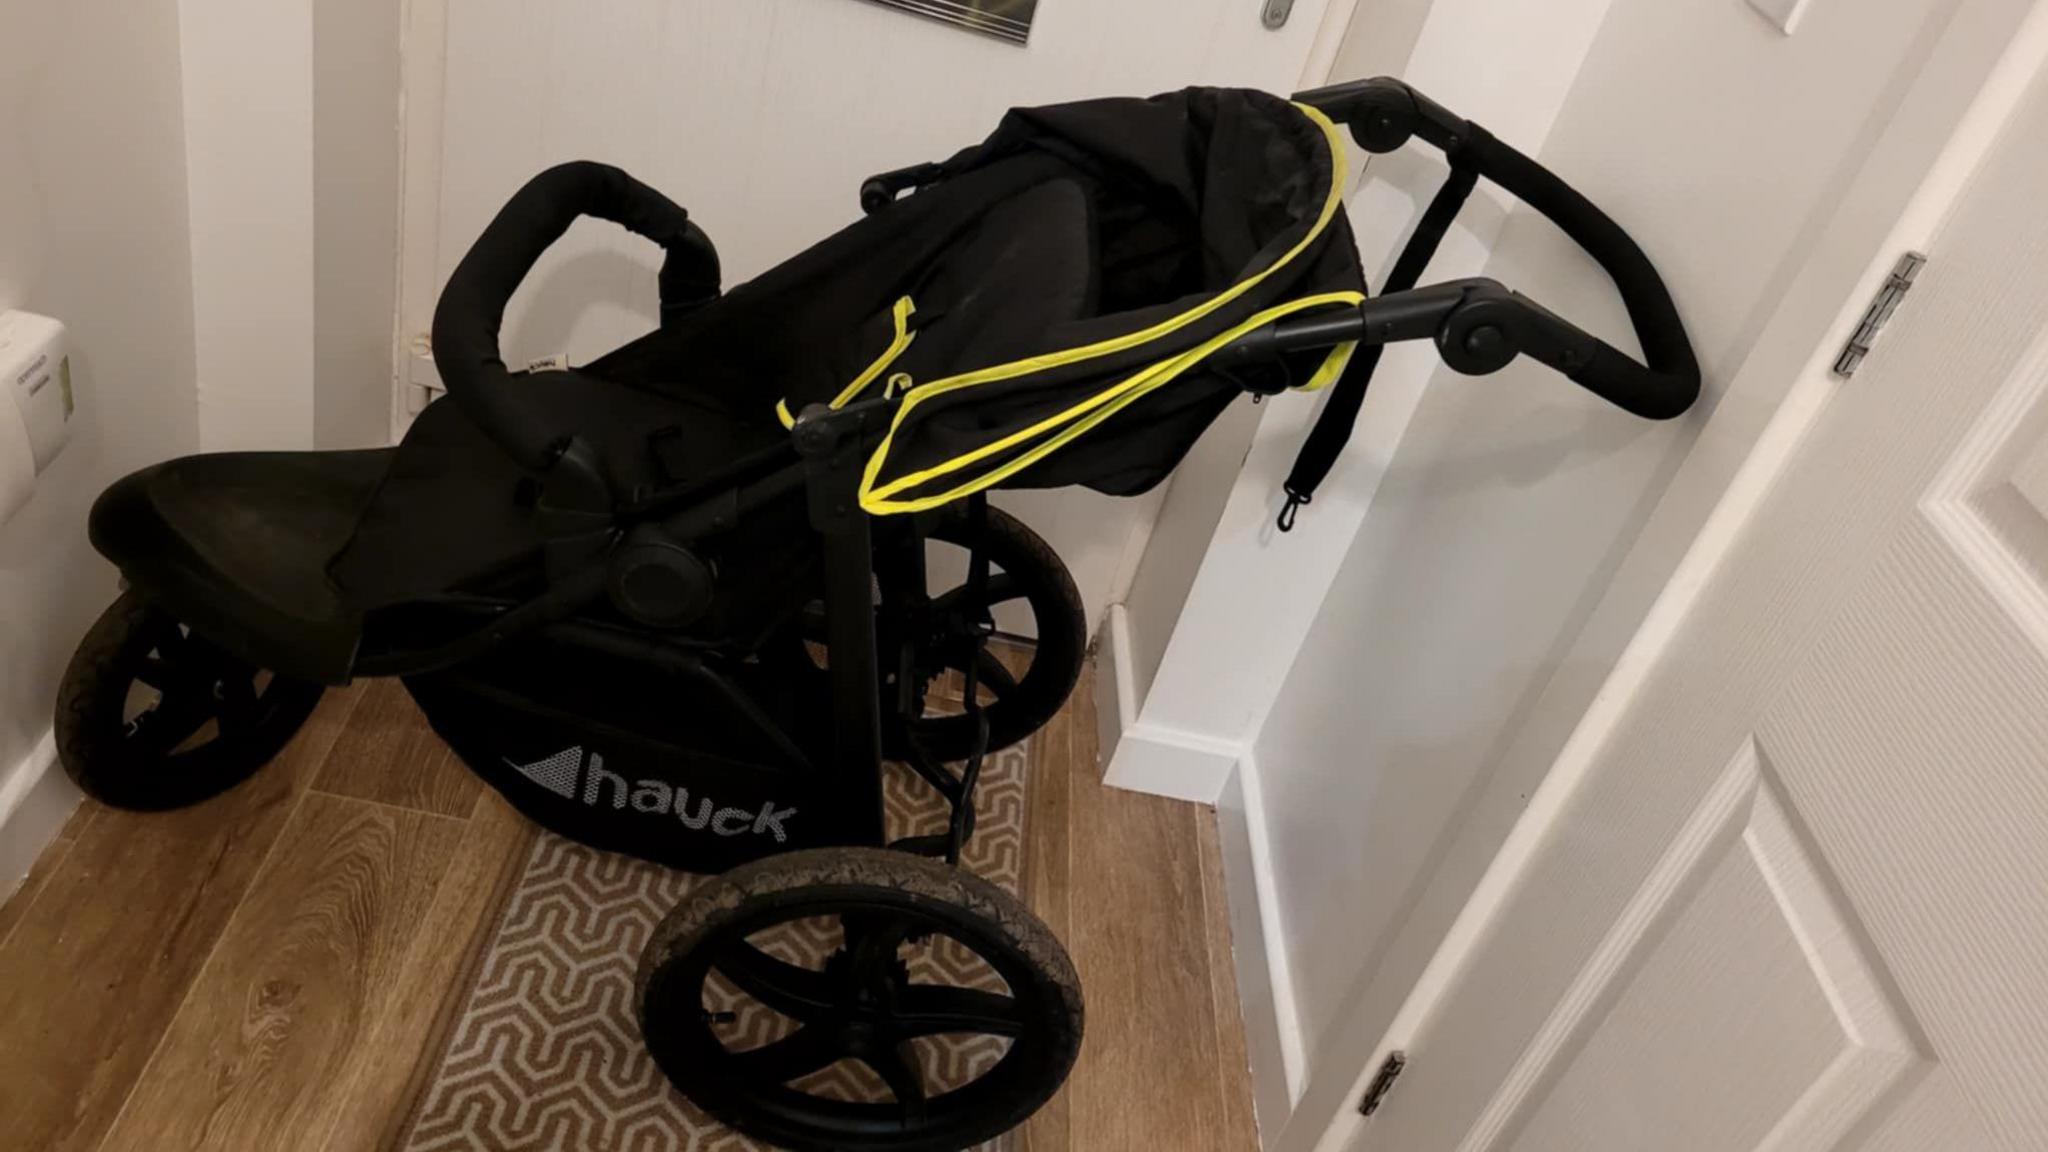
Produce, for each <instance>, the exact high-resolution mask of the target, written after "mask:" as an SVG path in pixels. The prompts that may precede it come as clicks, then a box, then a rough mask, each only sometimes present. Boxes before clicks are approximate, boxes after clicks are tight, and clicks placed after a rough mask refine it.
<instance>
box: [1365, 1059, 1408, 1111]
mask: <svg viewBox="0 0 2048 1152" xmlns="http://www.w3.org/2000/svg"><path fill="white" fill-rule="evenodd" d="M1407 1067H1408V1054H1407V1053H1406V1052H1389V1053H1387V1062H1386V1063H1384V1064H1382V1065H1380V1071H1379V1075H1377V1076H1374V1077H1373V1078H1372V1086H1371V1087H1369V1088H1367V1089H1366V1090H1365V1099H1363V1100H1360V1101H1359V1102H1358V1114H1359V1115H1360V1116H1370V1115H1372V1114H1373V1113H1375V1112H1377V1111H1379V1110H1380V1105H1381V1104H1382V1103H1384V1102H1385V1101H1386V1099H1387V1093H1389V1092H1392V1091H1393V1090H1394V1081H1396V1080H1399V1079H1400V1078H1401V1072H1402V1070H1404V1069H1406V1068H1407Z"/></svg>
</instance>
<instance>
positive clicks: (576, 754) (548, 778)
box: [505, 744, 583, 800]
mask: <svg viewBox="0 0 2048 1152" xmlns="http://www.w3.org/2000/svg"><path fill="white" fill-rule="evenodd" d="M505 763H506V764H508V765H511V767H512V768H514V769H515V770H517V771H518V773H519V774H520V775H521V776H524V777H526V778H527V779H528V780H531V781H533V782H534V783H535V784H538V785H540V786H541V787H543V788H545V789H547V790H548V791H550V792H553V793H554V794H555V795H557V796H560V797H561V798H562V799H564V800H574V799H575V798H576V780H577V777H578V776H579V775H580V774H581V773H582V771H583V745H581V744H578V745H577V746H575V747H574V748H569V749H565V750H563V751H561V752H557V753H555V754H554V755H553V756H550V757H548V758H547V759H545V760H535V761H534V762H533V763H531V764H513V763H512V761H510V760H507V761H505Z"/></svg>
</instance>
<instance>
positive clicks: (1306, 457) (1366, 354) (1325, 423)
mask: <svg viewBox="0 0 2048 1152" xmlns="http://www.w3.org/2000/svg"><path fill="white" fill-rule="evenodd" d="M1478 182H1479V175H1478V173H1476V172H1474V171H1473V170H1472V169H1471V168H1469V167H1467V166H1465V165H1464V164H1462V163H1460V162H1459V157H1458V156H1457V155H1455V154H1453V155H1452V157H1451V175H1450V178H1449V179H1447V180H1445V181H1444V184H1443V187H1441V188H1439V189H1437V193H1436V199H1434V200H1431V201H1430V202H1429V208H1428V210H1426V211H1424V212H1423V214H1422V219H1421V220H1420V221H1418V222H1417V223H1416V225H1415V233H1414V235H1412V236H1410V237H1408V243H1407V244H1406V245H1405V246H1404V247H1402V249H1401V256H1400V259H1398V260H1396V261H1394V270H1393V271H1392V272H1391V273H1389V274H1388V275H1387V282H1386V284H1385V285H1384V286H1382V287H1381V289H1380V294H1381V295H1382V296H1385V295H1389V294H1392V293H1395V292H1406V291H1407V290H1408V289H1410V288H1413V287H1415V282H1416V281H1417V280H1420V279H1422V273H1423V270H1424V269H1426V268H1428V267H1429V261H1430V258H1431V257H1433V256H1435V255H1436V250H1437V247H1438V245H1440V244H1442V243H1443V241H1444V233H1446V232H1448V231H1450V227H1451V221H1453V220H1455V219H1457V216H1458V212H1459V211H1460V210H1461V209H1463V208H1464V207H1465V200H1466V198H1467V197H1469V196H1471V195H1472V189H1473V187H1474V186H1475V185H1476V184H1477V183H1478ZM1385 349H1386V346H1385V345H1382V344H1373V345H1368V346H1365V347H1362V348H1360V349H1358V351H1357V352H1356V354H1354V355H1353V356H1352V357H1351V363H1350V364H1349V365H1347V366H1346V367H1345V369H1344V374H1343V375H1342V376H1340V377H1338V378H1337V383H1336V384H1335V385H1334V386H1332V387H1331V389H1330V399H1329V402H1328V403H1326V404H1324V405H1323V411H1322V414H1321V415H1320V416H1317V417H1316V426H1315V427H1314V428H1312V429H1310V430H1309V434H1308V440H1307V441H1306V442H1304V443H1303V444H1302V446H1301V454H1300V455H1298V456H1296V457H1295V458H1294V469H1293V471H1291V472H1289V473H1288V474H1287V507H1285V508H1283V509H1281V510H1280V530H1281V531H1282V532H1291V531H1293V530H1294V516H1295V513H1296V512H1298V511H1300V510H1301V506H1302V505H1304V504H1307V503H1309V502H1310V501H1311V500H1312V499H1314V498H1315V494H1316V489H1317V488H1318V487H1320V486H1321V485H1322V482H1323V481H1324V480H1325V479H1327V478H1328V477H1329V475H1330V469H1332V468H1334V467H1336V465H1337V457H1338V456H1340V455H1342V454H1343V451H1344V445H1345V444H1347V443H1349V442H1350V440H1351V429H1352V426H1353V425H1355V424H1357V423H1358V410H1359V409H1360V408H1361V407H1363V406H1364V405H1365V389H1366V386H1367V385H1369V384H1371V383H1372V374H1373V372H1375V371H1376V370H1377V369H1378V368H1379V366H1380V353H1381V352H1383V351H1385Z"/></svg>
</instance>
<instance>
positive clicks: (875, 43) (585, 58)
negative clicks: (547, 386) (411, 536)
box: [400, 0, 1353, 623]
mask: <svg viewBox="0 0 2048 1152" xmlns="http://www.w3.org/2000/svg"><path fill="white" fill-rule="evenodd" d="M1352 2H1353V0H1300V2H1298V3H1296V4H1295V5H1294V11H1293V15H1292V18H1291V19H1290V20H1289V21H1288V23H1287V25H1286V26H1285V27H1283V28H1281V29H1279V30H1277V31H1274V30H1269V29H1267V28H1266V27H1265V26H1264V24H1263V23H1262V22H1261V20H1260V13H1261V10H1262V9H1263V7H1264V5H1263V3H1262V0H1048V2H1046V3H1041V4H1040V5H1039V6H1038V13H1037V19H1036V22H1035V25H1034V27H1033V29H1032V32H1031V42H1030V44H1029V45H1028V46H1025V47H1019V46H1016V45H1013V44H1008V43H1003V42H1000V41H997V40H994V39H991V38H989V37H985V36H981V35H977V34H973V33H969V32H964V31H961V30H960V29H957V28H953V27H949V26H946V25H942V24H938V23H934V22H931V21H928V20H924V19H921V18H919V17H916V16H913V15H909V14H907V13H904V12H901V11H894V10H891V9H888V8H883V7H880V6H877V5H873V4H868V3H864V2H862V0H601V2H595V3H593V2H591V0H522V2H518V3H512V2H508V0H413V2H412V8H413V13H412V16H411V21H410V39H409V43H408V57H409V59H408V65H407V69H408V72H407V101H406V118H407V122H406V132H407V136H408V165H407V170H406V202H407V203H406V212H405V220H404V228H403V233H404V235H403V243H404V249H405V252H406V267H407V273H406V281H407V283H406V290H405V292H404V295H405V299H404V301H403V302H402V304H401V308H402V312H403V324H404V329H403V330H404V331H406V332H407V333H411V334H421V333H424V332H425V331H426V330H427V328H428V327H429V326H430V319H431V315H432V311H433V302H434V297H435V296H436V295H437V294H438V293H439V290H440V285H441V284H442V283H443V282H444V281H445V279H446V278H447V275H448V273H449V272H451V271H453V270H454V267H455V264H456V262H457V261H458V260H460V259H461V258H462V254H463V252H464V251H466V250H467V248H468V246H469V244H470V242H471V241H472V240H474V239H475V238H476V235H477V233H478V232H480V231H481V230H482V229H483V226H484V224H485V223H486V222H488V221H489V219H490V218H491V215H492V214H493V213H495V212H496V211H497V209H498V208H499V207H500V206H501V205H502V204H503V203H504V202H505V200H506V198H507V197H509V196H510V195H511V194H512V193H513V192H514V191H516V190H517V189H518V187H519V185H520V184H521V183H523V182H524V181H526V180H527V179H528V178H530V177H532V176H533V175H535V174H536V173H538V172H540V171H541V170H542V169H543V168H545V167H547V166H549V165H551V164H555V163H558V162H561V161H564V160H572V159H591V160H601V161H605V162H608V163H613V164H617V165H619V166H621V167H623V168H625V169H627V170H628V171H630V172H633V173H634V174H635V175H638V176H639V177H640V178H641V179H643V180H645V181H647V182H648V183H650V184H653V185H654V186H655V187H657V188H659V189H661V190H662V191H664V192H666V193H667V194H668V195H669V196H670V197H671V198H673V199H674V200H676V201H677V202H678V203H680V204H681V205H683V207H685V208H687V209H689V211H690V214H691V216H692V218H693V219H695V220H696V221H697V222H698V223H699V224H701V225H702V226H703V227H704V229H705V230H706V231H707V232H708V233H709V234H710V236H711V238H712V240H713V241H714V242H715V243H716V244H717V245H718V249H719V254H720V256H721V258H722V260H723V262H724V268H725V278H726V282H727V284H728V285H730V284H735V283H738V282H740V281H742V280H745V279H747V278H749V277H751V276H754V275H756V274H757V273H759V272H761V271H763V270H765V269H766V268H768V267H771V266H772V265H774V264H775V263H777V262H779V261H781V260H784V259H786V258H788V257H790V256H793V255H795V254H796V253H797V252H799V251H801V250H802V249H804V248H806V247H808V246H810V245H811V244H813V243H815V242H816V241H818V240H820V239H823V238H824V237H825V236H826V235H828V234H830V233H831V232H833V231H835V230H837V229H839V228H841V227H843V226H845V225H846V224H849V223H851V222H852V221H853V220H854V219H855V217H856V216H857V215H858V193H859V189H860V182H861V180H862V179H863V178H865V177H867V176H870V175H873V174H874V173H876V172H880V171H884V170H887V169H891V168H900V167H903V166H905V165H908V164H915V163H919V162H922V161H926V160H939V159H944V158H945V157H947V156H950V155H952V154H953V153H954V152H957V151H959V150H960V149H962V148H964V147H967V146H968V145H970V144H973V143H976V142H978V141H979V140H981V139H982V138H983V137H984V136H986V135H987V134H988V133H989V132H990V131H991V130H993V129H994V127H995V124H996V121H997V120H998V119H999V118H1000V117H1001V115H1002V113H1003V112H1004V110H1006V109H1008V108H1010V107H1012V106H1015V105H1028V104H1041V103H1050V102H1054V101H1061V100H1075V99H1081V98H1084V97H1091V96H1101V95H1146V96H1149V95H1152V94H1153V93H1155V92H1161V91H1167V90H1171V89H1177V88H1183V87H1186V86H1188V85H1190V84H1238V85H1248V86H1252V87H1261V88H1266V89H1268V90H1271V91H1276V92H1288V91H1292V90H1293V89H1294V88H1295V87H1296V86H1297V85H1298V83H1299V81H1300V78H1301V75H1302V73H1303V70H1304V67H1305V65H1306V63H1307V60H1308V57H1309V54H1310V51H1311V48H1312V46H1313V45H1314V44H1315V42H1316V37H1317V32H1318V31H1319V28H1320V25H1321V22H1322V20H1323V17H1324V13H1325V11H1326V10H1329V9H1332V8H1335V9H1337V10H1339V11H1340V15H1341V14H1348V12H1349V11H1350V7H1351V4H1352ZM1339 23H1340V26H1341V20H1340V21H1339ZM435 142H438V144H437V145H436V143H435ZM655 263H656V257H655V255H654V254H651V253H649V252H647V251H645V250H644V246H643V245H642V244H641V243H640V242H639V241H637V240H634V239H633V238H631V237H627V236H625V235H624V234H623V233H621V232H619V231H618V230H617V229H613V228H610V227H609V226H605V225H596V224H590V223H585V224H582V225H578V226H577V228H576V229H574V230H573V231H572V232H571V233H570V234H569V236H568V237H567V238H566V239H565V240H564V241H563V242H562V243H561V244H558V245H556V247H555V250H554V251H552V252H551V253H549V255H548V257H547V258H546V259H545V260H543V262H542V263H541V265H540V267H539V268H537V269H536V270H535V272H534V275H533V276H532V277H531V278H530V279H529V282H528V284H527V286H526V287H525V289H523V290H522V291H521V293H520V295H519V296H518V297H517V298H515V299H514V301H513V303H512V306H511V308H510V309H509V310H508V312H507V316H506V322H505V333H504V342H505V349H506V359H507V360H508V361H509V362H512V363H525V362H529V361H532V360H536V359H540V358H543V357H547V356H552V355H556V354H566V355H568V356H569V357H570V359H571V360H572V361H573V362H577V363H581V362H585V361H587V360H589V359H591V358H594V357H595V356H597V355H600V354H602V353H603V352H605V351H608V350H610V349H611V348H613V347H615V346H617V345H618V344H619V343H621V342H623V341H625V340H629V339H632V338H633V337H635V336H637V335H639V334H640V333H642V332H645V331H646V330H647V329H648V328H650V327H652V325H653V322H654V312H655V304H656V301H655V298H654V267H655ZM421 375H422V373H421V372H420V371H418V370H417V367H416V366H413V365H408V366H407V367H406V370H404V371H402V372H401V373H400V376H401V379H409V378H419V377H420V376H421ZM763 390H764V395H765V396H766V399H767V402H768V403H769V404H770V405H772V404H773V403H774V399H775V394H774V391H773V383H772V382H765V381H764V382H763ZM406 401H407V402H406V403H402V404H401V405H400V409H401V411H404V410H406V408H408V407H409V406H411V405H414V404H416V403H417V399H416V398H414V397H411V396H408V397H407V398H406ZM1162 495H1163V492H1156V493H1154V494H1153V495H1152V496H1151V497H1147V498H1142V499H1137V500H1113V499H1111V498H1108V497H1103V496H1098V495H1095V494H1093V493H1089V492H1084V491H1081V490H1078V489H1071V490H1062V491H1057V492H1043V493H1041V492H1025V493H1011V494H1005V495H1004V496H1001V497H999V502H1000V503H1002V504H1004V505H1005V506H1007V507H1009V508H1010V509H1011V510H1012V511H1014V512H1016V513H1018V514H1019V515H1020V516H1022V517H1023V518H1024V519H1025V520H1026V521H1027V522H1029V523H1030V524H1031V525H1032V526H1033V527H1035V528H1036V529H1038V531H1039V532H1041V533H1042V534H1044V535H1045V536H1046V537H1047V538H1048V539H1049V540H1050V541H1051V542H1052V544H1053V546H1054V547H1055V548H1056V549H1057V550H1058V551H1059V552H1060V554H1061V556H1063V557H1064V558H1065V559H1066V561H1067V563H1068V565H1069V566H1070V567H1071V568H1072V569H1073V571H1074V576H1075V579H1076V581H1077V582H1078V583H1079V585H1080V587H1081V591H1082V597H1083V599H1084V600H1085V601H1086V602H1087V605H1088V608H1089V615H1090V618H1091V623H1092V622H1094V621H1096V620H1099V619H1100V617H1101V615H1102V613H1103V612H1104V611H1105V610H1106V609H1107V607H1108V605H1109V603H1110V602H1111V600H1112V599H1114V598H1116V596H1117V595H1118V594H1120V588H1119V585H1120V584H1127V583H1128V581H1129V574H1130V571H1131V570H1132V569H1134V568H1135V567H1136V563H1137V558H1138V555H1139V553H1140V552H1141V551H1142V549H1143V538H1142V537H1143V535H1144V533H1145V532H1146V531H1149V528H1150V525H1151V522H1152V518H1153V515H1154V513H1155V512H1156V511H1157V508H1158V501H1159V497H1160V496H1162Z"/></svg>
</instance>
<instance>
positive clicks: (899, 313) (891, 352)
mask: <svg viewBox="0 0 2048 1152" xmlns="http://www.w3.org/2000/svg"><path fill="white" fill-rule="evenodd" d="M916 313H917V305H916V303H914V302H913V301H912V300H911V299H910V297H908V296H905V297H904V298H903V299H901V300H898V301H897V302H896V307H895V309H894V310H893V315H894V318H895V321H896V338H895V339H894V340H891V341H889V347H888V348H886V349H884V350H883V352H882V355H881V357H880V358H879V359H877V360H876V361H875V362H874V363H873V364H870V365H868V366H867V368H866V369H865V370H864V371H862V372H861V374H860V375H858V376H856V377H854V378H853V383H851V384H848V385H847V386H846V387H845V388H843V389H841V390H840V392H839V395H837V396H835V397H833V399H832V408H833V409H834V410H835V411H836V410H838V409H840V408H844V407H846V406H847V405H848V404H851V403H853V402H854V400H856V399H858V398H859V396H860V394H861V393H862V392H865V391H867V388H868V385H870V384H873V383H874V382H875V377H877V376H880V375H881V374H882V373H884V372H886V371H888V370H889V365H891V364H894V363H895V362H896V358H897V357H899V356H901V355H903V353H904V352H905V351H906V350H907V349H909V347H910V345H911V342H912V341H914V340H916V339H917V333H915V332H912V331H911V330H910V318H911V317H912V316H913V315H916ZM775 416H776V418H777V419H779V420H781V421H782V426H783V427H784V428H794V427H796V417H795V416H792V415H790V412H789V401H788V400H778V401H776V402H775Z"/></svg>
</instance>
